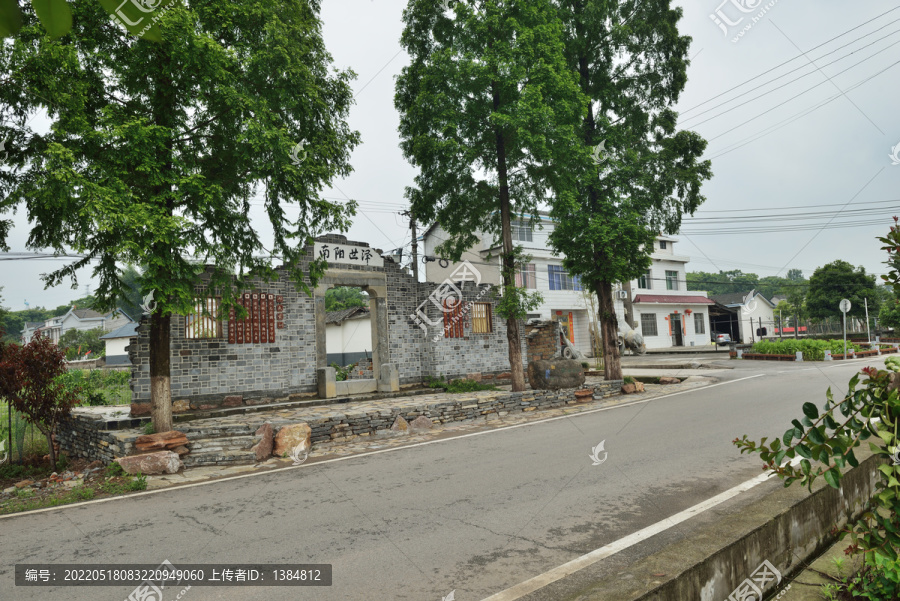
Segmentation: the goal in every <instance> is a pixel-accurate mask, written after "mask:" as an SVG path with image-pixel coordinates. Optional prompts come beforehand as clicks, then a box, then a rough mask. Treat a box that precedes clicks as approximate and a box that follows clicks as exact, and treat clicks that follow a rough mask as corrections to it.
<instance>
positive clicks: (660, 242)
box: [659, 240, 666, 250]
mask: <svg viewBox="0 0 900 601" xmlns="http://www.w3.org/2000/svg"><path fill="white" fill-rule="evenodd" d="M659 249H660V250H666V241H665V240H660V241H659Z"/></svg>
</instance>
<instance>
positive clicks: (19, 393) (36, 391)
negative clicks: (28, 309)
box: [0, 330, 80, 466]
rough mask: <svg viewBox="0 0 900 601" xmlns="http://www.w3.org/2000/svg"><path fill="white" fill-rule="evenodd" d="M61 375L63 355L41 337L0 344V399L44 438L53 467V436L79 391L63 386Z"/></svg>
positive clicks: (75, 388)
mask: <svg viewBox="0 0 900 601" xmlns="http://www.w3.org/2000/svg"><path fill="white" fill-rule="evenodd" d="M0 334H2V330H0ZM64 373H66V358H65V352H64V351H63V350H62V349H61V348H59V347H58V346H57V345H55V344H53V342H51V341H50V339H49V338H47V337H45V336H42V335H41V334H35V336H34V337H33V338H32V339H31V342H29V343H28V344H26V345H24V346H19V345H18V344H7V345H4V344H2V343H0V398H5V399H6V400H7V401H8V402H9V403H10V404H11V405H12V406H13V408H14V409H15V410H16V411H18V412H19V413H21V414H22V415H23V416H24V417H25V420H26V421H28V422H29V423H32V424H34V425H35V426H36V427H37V428H38V429H39V430H40V431H41V433H42V434H43V435H44V436H45V437H46V438H47V444H48V445H49V446H50V464H51V465H53V466H55V465H56V452H55V450H54V448H53V433H54V432H55V431H56V428H57V426H58V425H59V422H60V420H62V419H63V418H64V417H65V416H67V415H69V413H70V412H71V411H72V408H73V407H74V406H76V405H78V404H79V393H80V390H79V389H78V388H77V387H71V386H66V385H65V384H64V382H63V378H61V377H60V376H62V375H63V374H64Z"/></svg>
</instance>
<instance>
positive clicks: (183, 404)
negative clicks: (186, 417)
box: [172, 399, 191, 413]
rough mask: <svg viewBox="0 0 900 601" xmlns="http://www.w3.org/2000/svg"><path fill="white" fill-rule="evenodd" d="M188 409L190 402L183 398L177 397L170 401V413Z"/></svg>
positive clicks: (182, 411)
mask: <svg viewBox="0 0 900 601" xmlns="http://www.w3.org/2000/svg"><path fill="white" fill-rule="evenodd" d="M190 410H191V404H190V403H189V402H188V401H186V400H184V399H179V400H177V401H175V402H174V403H172V413H184V412H185V411H190Z"/></svg>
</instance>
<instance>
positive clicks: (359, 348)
mask: <svg viewBox="0 0 900 601" xmlns="http://www.w3.org/2000/svg"><path fill="white" fill-rule="evenodd" d="M373 348H374V347H373V345H372V319H371V314H370V312H369V310H368V309H365V308H363V307H351V308H350V309H344V310H342V311H328V312H327V313H326V314H325V350H326V355H327V357H326V360H327V361H328V365H331V364H332V363H337V364H338V365H340V366H347V365H352V364H354V363H356V362H357V361H359V360H360V359H365V358H371V357H372V349H373Z"/></svg>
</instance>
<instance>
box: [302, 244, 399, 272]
mask: <svg viewBox="0 0 900 601" xmlns="http://www.w3.org/2000/svg"><path fill="white" fill-rule="evenodd" d="M314 248H315V250H314V251H313V252H314V253H315V258H317V259H325V260H326V261H328V264H329V265H335V264H338V263H341V264H349V265H363V266H369V267H384V259H383V258H381V255H379V254H378V253H377V252H375V250H374V249H372V248H367V247H365V246H349V245H347V244H329V243H327V242H316V243H315V247H314Z"/></svg>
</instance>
